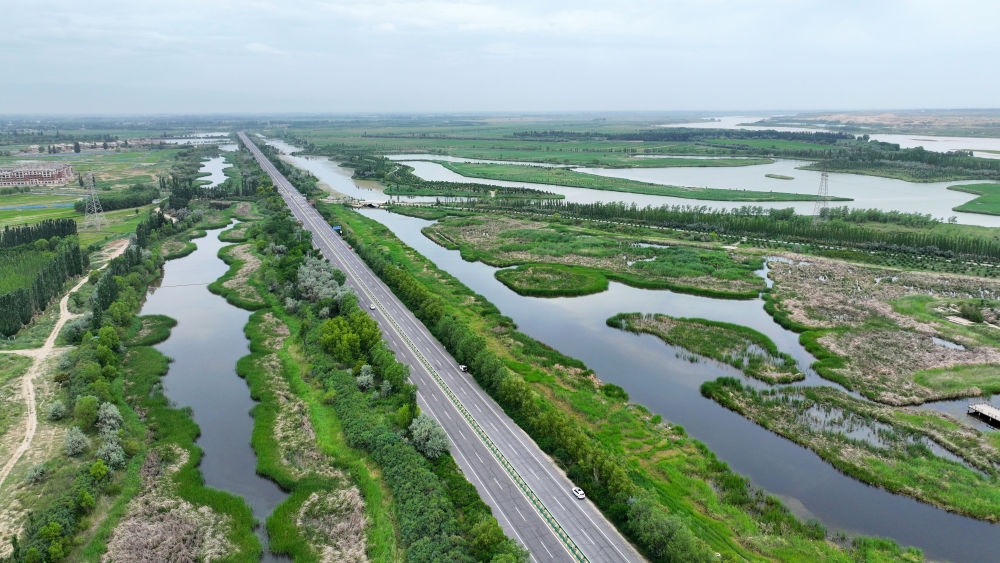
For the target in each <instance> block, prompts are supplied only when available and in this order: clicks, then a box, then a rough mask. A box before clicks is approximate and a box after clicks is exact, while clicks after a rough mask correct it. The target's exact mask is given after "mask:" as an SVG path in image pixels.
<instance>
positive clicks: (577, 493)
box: [573, 487, 587, 500]
mask: <svg viewBox="0 0 1000 563" xmlns="http://www.w3.org/2000/svg"><path fill="white" fill-rule="evenodd" d="M573 496H575V497H576V498H578V499H581V500H582V499H585V498H587V495H585V494H584V493H583V489H581V488H580V487H573Z"/></svg>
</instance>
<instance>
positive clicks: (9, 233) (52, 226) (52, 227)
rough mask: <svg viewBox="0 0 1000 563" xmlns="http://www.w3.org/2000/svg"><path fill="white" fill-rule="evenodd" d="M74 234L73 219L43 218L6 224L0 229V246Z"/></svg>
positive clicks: (9, 246)
mask: <svg viewBox="0 0 1000 563" xmlns="http://www.w3.org/2000/svg"><path fill="white" fill-rule="evenodd" d="M75 234H76V221H74V220H73V219H45V220H42V221H39V222H37V223H34V224H32V225H20V226H13V227H12V226H10V225H8V226H6V227H4V229H3V231H0V248H11V247H14V246H20V245H22V244H29V243H32V242H35V241H36V240H39V239H51V238H55V237H66V236H70V235H75Z"/></svg>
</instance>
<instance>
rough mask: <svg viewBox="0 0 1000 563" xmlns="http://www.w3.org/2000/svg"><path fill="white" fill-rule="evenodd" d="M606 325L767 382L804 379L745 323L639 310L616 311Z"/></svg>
mask: <svg viewBox="0 0 1000 563" xmlns="http://www.w3.org/2000/svg"><path fill="white" fill-rule="evenodd" d="M607 324H608V326H610V327H614V328H619V329H622V330H627V331H629V332H636V333H640V332H644V333H648V334H654V335H656V336H658V337H659V338H660V339H661V340H663V341H664V342H666V343H667V344H671V345H674V346H680V347H681V348H684V349H685V350H687V351H689V352H692V353H694V354H697V355H698V356H702V357H705V358H711V359H713V360H717V361H720V362H722V363H725V364H729V365H731V366H733V367H734V368H736V369H738V370H742V371H743V373H745V374H747V375H749V376H750V377H754V378H757V379H760V380H763V381H767V382H769V383H791V382H792V381H798V380H801V379H805V374H803V373H802V372H801V371H799V369H798V365H797V364H796V363H795V359H794V358H792V357H791V356H790V355H788V354H786V353H784V352H781V351H780V350H778V347H777V346H776V345H775V344H774V341H772V340H771V339H770V338H768V337H767V336H765V335H763V334H761V333H759V332H757V331H756V330H753V329H752V328H747V327H745V326H740V325H735V324H732V323H723V322H718V321H710V320H706V319H684V318H675V317H670V316H668V315H663V314H655V315H648V314H647V315H643V314H642V313H619V314H617V315H615V316H613V317H611V318H609V319H608V320H607Z"/></svg>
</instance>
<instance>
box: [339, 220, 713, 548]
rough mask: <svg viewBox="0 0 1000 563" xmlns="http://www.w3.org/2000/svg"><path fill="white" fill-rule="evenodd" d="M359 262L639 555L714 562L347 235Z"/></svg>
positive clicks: (460, 326)
mask: <svg viewBox="0 0 1000 563" xmlns="http://www.w3.org/2000/svg"><path fill="white" fill-rule="evenodd" d="M346 236H347V237H348V238H349V240H350V242H351V244H352V245H353V246H354V249H355V250H356V251H357V252H358V254H359V255H360V256H361V257H362V258H363V259H364V260H365V261H366V262H367V263H368V264H369V266H371V268H372V269H373V270H374V271H375V272H376V273H377V274H378V275H379V276H380V277H381V278H382V279H383V280H384V281H385V282H386V283H387V284H388V285H389V287H391V288H392V290H393V292H394V293H396V295H398V296H399V297H400V299H402V300H403V301H404V302H405V303H406V305H407V307H408V308H409V309H410V310H411V311H413V312H414V313H415V314H416V315H417V316H418V317H419V318H420V319H421V321H422V322H423V323H424V324H425V325H426V326H428V327H429V328H430V329H431V331H432V332H433V333H434V335H435V337H436V338H437V339H438V340H440V341H441V343H442V344H444V345H445V347H446V348H447V349H448V350H449V351H450V352H451V353H452V354H453V355H454V356H455V359H456V360H458V361H459V362H460V363H463V364H466V365H468V367H469V372H470V373H472V374H473V376H474V377H475V379H476V381H477V382H478V383H479V385H480V386H482V387H483V389H485V390H486V391H487V392H488V393H490V395H491V396H492V397H494V398H495V399H496V400H497V402H498V403H499V404H500V405H501V406H502V407H503V408H504V410H505V411H506V412H507V413H508V414H509V415H510V416H511V417H512V418H514V419H515V420H516V421H517V422H518V424H519V425H520V426H521V427H522V428H524V429H525V430H526V431H527V432H528V433H529V434H530V435H531V436H532V438H533V439H534V440H535V441H536V442H537V443H538V444H539V446H541V447H542V448H543V449H544V450H545V451H546V452H548V453H549V454H551V455H553V456H554V457H555V458H556V459H557V460H558V461H559V462H560V463H561V464H562V465H563V466H564V467H566V468H567V471H568V474H569V476H570V477H571V478H572V479H573V480H574V481H575V482H577V483H579V484H580V485H581V486H583V487H584V488H587V489H588V490H590V491H591V492H592V495H591V498H593V499H594V501H595V502H596V503H598V505H600V506H601V507H602V509H604V511H605V512H606V513H607V514H608V515H609V516H610V517H611V518H612V520H614V521H615V522H616V523H617V524H618V525H619V526H620V527H621V529H622V530H624V531H625V532H626V534H627V535H629V536H630V537H631V538H632V540H633V541H635V542H636V543H637V544H638V545H639V546H640V548H641V549H642V550H643V551H644V552H645V553H646V554H647V555H649V556H651V557H652V558H653V559H654V560H656V561H710V560H712V554H711V553H710V552H709V550H708V548H707V547H706V546H705V545H704V544H703V543H702V542H701V541H700V540H698V539H697V538H696V537H695V536H694V534H693V533H692V532H691V531H690V529H689V528H688V526H687V524H686V523H685V522H684V520H683V519H681V518H679V517H677V516H674V515H670V514H667V513H666V512H665V511H664V510H663V508H662V507H661V506H660V505H659V504H658V503H657V502H656V501H655V500H653V499H652V498H651V497H649V496H648V493H646V492H645V491H644V490H642V489H640V488H639V487H637V486H636V485H635V484H634V483H633V482H632V481H631V479H630V478H629V475H628V474H627V472H626V471H625V463H624V462H623V460H621V459H619V458H618V457H617V456H615V455H613V454H610V453H609V452H607V451H605V450H604V449H603V448H601V447H600V445H598V443H597V441H596V440H594V439H593V438H592V437H591V436H589V435H587V433H586V432H585V431H584V430H583V429H582V428H580V426H579V425H578V424H576V423H575V422H574V421H573V420H572V418H571V417H570V416H568V415H567V414H566V413H565V412H563V411H561V410H560V409H559V408H557V407H555V406H554V405H552V404H550V403H548V402H547V401H546V400H544V399H543V398H541V397H540V396H539V395H538V394H537V393H535V391H534V390H533V389H532V388H531V386H530V385H529V384H528V383H527V382H525V381H524V379H522V378H520V377H517V376H514V375H513V374H511V373H510V371H509V370H508V369H507V367H506V365H505V364H504V362H503V360H502V359H500V358H499V357H498V356H497V355H496V354H495V353H494V352H493V351H492V350H490V348H489V347H488V346H487V345H486V342H485V340H484V339H483V338H482V337H480V336H478V335H477V334H475V332H474V331H473V329H472V328H471V327H469V326H467V325H465V324H464V323H462V322H461V321H459V320H457V319H456V318H454V317H452V316H450V315H448V314H447V308H446V307H445V305H444V303H442V302H441V298H440V297H438V296H436V295H435V294H433V293H432V292H431V291H430V290H429V289H427V287H425V286H424V285H423V284H421V283H420V282H419V281H417V280H416V278H414V277H413V276H411V275H410V274H409V273H407V272H406V271H405V270H404V269H403V268H401V267H399V266H398V265H396V264H394V263H392V262H391V260H389V259H388V258H387V257H386V254H385V253H384V252H381V251H380V250H378V249H376V248H373V247H369V246H367V245H365V244H364V243H363V241H360V240H358V239H357V238H354V237H353V236H352V233H351V232H350V231H347V233H346Z"/></svg>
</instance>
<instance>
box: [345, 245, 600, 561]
mask: <svg viewBox="0 0 1000 563" xmlns="http://www.w3.org/2000/svg"><path fill="white" fill-rule="evenodd" d="M334 252H336V253H337V255H338V258H340V259H341V260H340V261H341V263H343V264H344V265H345V266H346V267H347V269H349V270H350V271H351V275H353V276H354V279H355V280H357V281H358V284H359V285H360V286H361V287H363V288H364V290H365V291H366V292H367V293H368V298H369V299H370V300H371V303H377V304H378V306H379V307H381V306H382V305H381V303H379V301H378V299H376V298H375V296H374V295H373V294H372V292H371V290H370V289H368V286H367V285H365V284H364V283H363V282H362V281H361V278H360V277H358V275H357V274H356V273H355V272H354V268H352V267H351V265H350V264H349V263H348V262H347V261H346V260H344V259H343V257H341V256H340V253H339V252H337V251H336V250H334ZM385 318H386V319H387V320H388V321H389V323H390V324H392V326H393V328H395V330H396V334H398V335H399V337H400V338H402V339H403V342H404V343H405V344H406V346H407V347H408V348H409V349H410V351H411V352H413V355H414V356H416V358H417V360H418V361H420V363H421V364H422V365H423V366H424V369H426V370H427V373H428V374H430V376H431V378H432V379H434V382H435V383H437V385H438V387H439V388H440V389H441V390H442V391H444V393H445V395H446V396H447V397H448V400H450V401H451V403H452V404H453V405H454V406H455V408H456V409H458V412H459V413H460V414H461V415H462V416H463V417H464V418H465V421H466V422H467V423H468V424H469V426H470V427H472V430H473V431H474V432H475V433H476V435H477V436H479V439H480V441H482V442H483V444H485V445H486V447H487V448H488V449H489V450H490V453H492V454H493V457H494V458H496V459H497V461H499V462H500V465H501V466H502V467H503V468H504V471H506V472H507V475H509V476H510V478H511V480H512V481H514V484H515V485H517V487H518V488H519V489H520V490H521V492H522V493H523V494H524V496H525V497H527V498H528V501H529V502H531V504H532V506H534V507H535V510H536V511H538V513H539V514H540V515H541V517H542V518H543V519H544V520H545V522H546V523H548V525H549V527H550V528H551V529H552V531H553V532H554V533H555V534H556V537H558V538H559V540H560V541H562V542H563V545H564V546H565V547H566V550H567V551H569V553H570V555H572V556H573V558H574V559H576V561H578V562H580V563H586V562H588V561H589V560H588V559H587V556H586V555H584V554H583V551H581V550H580V548H579V547H578V546H577V545H576V542H574V541H573V538H571V537H569V534H567V533H566V530H563V528H562V526H560V525H559V522H558V521H556V518H555V516H553V515H552V513H551V512H549V509H548V508H546V506H545V503H543V502H542V500H541V499H539V498H538V496H537V495H536V494H535V492H534V491H533V490H531V487H529V486H528V484H527V483H526V482H525V481H524V479H523V478H522V477H521V475H520V473H518V472H517V470H516V469H515V468H514V466H513V465H512V464H511V463H510V461H508V460H507V457H506V456H505V455H503V452H501V451H500V448H498V447H497V445H496V444H495V443H494V442H493V440H492V439H491V438H490V437H489V435H488V434H487V433H486V431H485V430H483V428H482V426H480V425H479V423H478V422H476V419H475V417H473V416H472V413H470V412H469V411H468V409H466V408H465V405H463V404H462V401H460V400H459V398H458V396H457V395H455V393H454V391H452V390H451V387H449V386H448V384H447V383H445V381H444V379H443V378H442V377H441V375H440V374H439V373H438V372H437V370H436V369H434V368H433V367H432V366H431V364H430V362H428V361H427V359H426V358H424V355H423V354H421V353H420V351H419V350H418V349H417V346H416V345H415V344H414V343H413V341H411V340H410V338H409V337H408V336H407V335H406V333H405V332H404V331H403V328H402V327H401V326H399V324H398V323H397V322H396V321H395V319H393V318H391V317H390V316H389V315H385Z"/></svg>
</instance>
